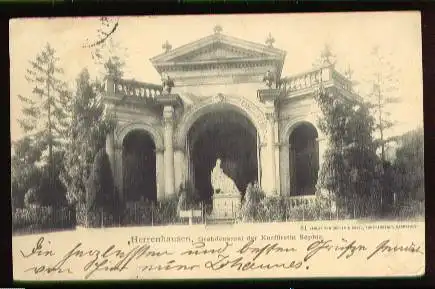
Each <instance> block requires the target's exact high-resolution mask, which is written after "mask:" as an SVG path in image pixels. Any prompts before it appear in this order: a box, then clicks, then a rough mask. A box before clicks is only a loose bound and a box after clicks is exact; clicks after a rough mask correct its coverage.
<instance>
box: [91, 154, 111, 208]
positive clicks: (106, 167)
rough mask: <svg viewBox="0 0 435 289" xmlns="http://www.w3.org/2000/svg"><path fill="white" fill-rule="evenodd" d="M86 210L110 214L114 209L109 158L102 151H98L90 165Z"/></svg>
mask: <svg viewBox="0 0 435 289" xmlns="http://www.w3.org/2000/svg"><path fill="white" fill-rule="evenodd" d="M86 194H87V201H86V203H87V206H88V210H89V211H91V210H97V209H103V210H106V211H108V212H112V213H113V210H114V209H115V204H116V201H115V190H114V181H113V176H112V171H111V169H110V162H109V157H108V156H107V154H106V151H105V150H104V149H101V150H99V151H98V153H97V154H96V155H95V159H94V162H93V164H92V169H91V173H90V175H89V179H88V181H87V192H86Z"/></svg>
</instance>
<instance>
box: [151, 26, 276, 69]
mask: <svg viewBox="0 0 435 289" xmlns="http://www.w3.org/2000/svg"><path fill="white" fill-rule="evenodd" d="M284 57H285V52H284V51H282V50H279V49H276V48H274V47H269V46H266V45H262V44H258V43H254V42H249V41H245V40H241V39H238V38H234V37H230V36H227V35H223V34H214V35H210V36H208V37H205V38H202V39H199V40H197V41H195V42H192V43H189V44H187V45H184V46H181V47H179V48H176V49H173V50H170V51H168V52H166V53H163V54H160V55H158V56H156V57H153V58H152V59H151V62H152V63H153V65H154V66H155V67H156V68H157V70H159V69H158V68H159V67H160V66H167V65H177V64H189V63H191V64H201V63H205V62H210V61H212V62H213V61H224V60H241V61H249V60H260V59H274V60H278V61H279V60H281V61H284Z"/></svg>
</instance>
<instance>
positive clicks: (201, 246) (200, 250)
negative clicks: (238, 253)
mask: <svg viewBox="0 0 435 289" xmlns="http://www.w3.org/2000/svg"><path fill="white" fill-rule="evenodd" d="M192 245H193V249H188V250H185V251H183V252H181V253H180V255H182V256H183V255H189V256H192V255H194V256H199V255H209V254H222V253H224V252H225V251H226V250H227V249H228V247H230V246H232V244H230V243H228V242H225V245H224V246H222V247H220V248H214V249H207V248H205V243H204V242H202V241H200V242H195V243H193V244H192Z"/></svg>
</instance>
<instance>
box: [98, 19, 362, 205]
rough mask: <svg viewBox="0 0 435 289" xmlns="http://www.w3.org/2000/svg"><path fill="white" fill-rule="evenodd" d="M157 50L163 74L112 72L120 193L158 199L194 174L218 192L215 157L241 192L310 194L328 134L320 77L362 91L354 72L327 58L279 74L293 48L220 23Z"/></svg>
mask: <svg viewBox="0 0 435 289" xmlns="http://www.w3.org/2000/svg"><path fill="white" fill-rule="evenodd" d="M163 49H164V51H163V53H162V54H160V55H157V56H155V57H153V58H151V59H150V61H151V63H152V64H153V66H154V67H155V69H156V70H157V72H158V73H159V74H160V75H161V76H162V84H161V85H157V84H150V83H143V82H137V81H134V80H126V79H108V81H107V84H106V95H105V102H106V104H107V107H108V108H109V109H110V110H111V111H113V112H114V113H115V116H116V119H117V127H116V129H115V130H114V132H113V133H112V134H110V135H108V136H107V143H106V150H107V153H108V155H109V159H110V162H111V166H112V171H113V174H114V180H115V185H116V187H117V192H118V193H119V198H120V199H121V200H122V201H123V202H128V201H137V200H139V199H149V200H158V199H162V198H165V197H168V196H172V195H174V194H177V192H178V190H179V189H180V187H182V186H185V185H186V184H187V183H190V184H191V185H192V186H193V187H194V188H196V189H197V191H198V193H199V195H200V196H201V198H202V200H204V201H211V198H212V195H213V191H214V188H213V186H212V182H211V173H212V170H213V168H214V167H215V164H216V163H217V160H219V164H220V166H221V168H222V171H223V172H224V174H225V175H226V176H228V177H229V178H231V179H232V180H233V181H234V183H235V185H236V186H237V188H238V190H239V191H240V192H241V194H244V192H245V190H246V187H247V185H248V184H249V183H253V182H258V184H259V185H260V186H261V188H262V189H263V190H264V191H265V193H266V194H282V195H288V196H290V197H292V198H295V199H298V200H300V199H303V200H312V199H313V196H314V195H315V186H316V182H317V179H318V173H319V168H320V166H321V165H322V161H323V154H324V152H325V148H326V145H327V141H326V139H325V138H324V136H322V133H321V131H320V130H319V128H318V126H317V123H318V122H317V119H318V116H319V115H320V110H319V108H318V107H317V105H316V102H315V100H314V98H313V96H314V94H315V93H316V91H318V89H319V87H320V85H322V86H323V87H324V88H325V89H327V90H328V91H333V93H334V95H337V97H345V98H351V97H355V94H354V93H353V92H352V83H351V81H350V80H349V79H347V78H346V77H344V76H343V75H342V74H340V73H339V72H337V71H336V70H335V69H334V66H333V65H329V66H328V65H327V66H323V67H319V68H316V69H313V70H311V71H306V72H303V73H300V74H298V75H292V76H285V75H282V68H283V64H284V61H285V56H286V52H285V51H283V50H280V49H278V48H276V47H274V39H273V38H272V37H271V36H270V35H269V37H268V38H267V41H266V43H265V44H259V43H253V42H249V41H245V40H242V39H238V38H235V37H231V36H228V35H225V34H223V33H222V28H220V27H219V26H217V27H216V28H215V31H214V33H212V34H211V35H209V36H206V37H204V38H201V39H199V40H197V41H194V42H192V43H189V44H186V45H183V46H181V47H178V48H174V49H172V47H171V45H170V44H169V43H168V42H166V43H165V44H164V45H163Z"/></svg>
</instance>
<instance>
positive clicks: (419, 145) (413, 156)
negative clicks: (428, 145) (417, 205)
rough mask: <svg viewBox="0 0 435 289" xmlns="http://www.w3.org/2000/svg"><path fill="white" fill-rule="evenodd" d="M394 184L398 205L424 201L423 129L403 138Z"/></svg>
mask: <svg viewBox="0 0 435 289" xmlns="http://www.w3.org/2000/svg"><path fill="white" fill-rule="evenodd" d="M393 168H394V173H395V175H394V180H393V182H394V184H395V188H396V191H397V193H398V205H400V206H401V205H403V204H404V203H406V202H410V201H414V200H415V201H424V199H425V195H424V136H423V129H422V128H420V129H416V130H414V131H410V132H409V133H407V134H405V135H403V136H402V138H401V144H400V147H399V148H398V149H397V151H396V159H395V161H394V163H393Z"/></svg>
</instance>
